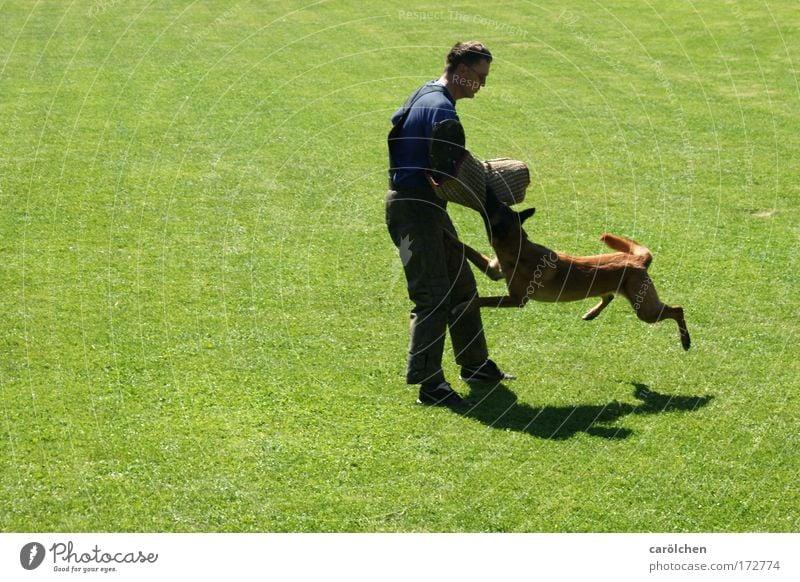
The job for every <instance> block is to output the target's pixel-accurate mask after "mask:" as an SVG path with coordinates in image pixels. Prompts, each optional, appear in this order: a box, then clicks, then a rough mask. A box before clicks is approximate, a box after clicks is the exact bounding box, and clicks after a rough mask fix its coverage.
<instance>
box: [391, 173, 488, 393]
mask: <svg viewBox="0 0 800 582" xmlns="http://www.w3.org/2000/svg"><path fill="white" fill-rule="evenodd" d="M386 226H387V227H388V228H389V234H390V235H391V237H392V241H393V242H394V244H395V246H397V247H398V249H399V251H400V258H401V260H402V261H403V268H404V270H405V275H406V281H407V283H408V297H409V299H411V301H412V302H413V303H414V307H413V308H412V310H411V322H410V330H409V331H410V335H411V341H410V345H409V348H408V364H407V368H406V382H407V383H409V384H421V383H423V382H442V381H444V373H443V372H442V354H443V352H444V340H445V332H446V330H447V329H449V330H450V340H451V342H452V344H453V352H454V353H455V359H456V363H457V364H458V365H459V366H477V365H480V364H482V363H483V362H484V361H485V360H486V359H487V358H488V350H487V347H486V338H485V337H484V334H483V323H482V322H481V315H480V311H478V310H477V309H474V310H469V311H467V312H466V313H462V314H459V315H457V316H455V315H453V314H452V313H451V310H450V308H451V307H452V306H454V305H457V304H459V303H461V302H463V301H467V300H470V299H472V298H473V297H475V296H476V295H477V293H478V290H477V288H476V286H475V277H474V276H473V274H472V271H471V270H470V267H469V264H468V263H467V260H466V258H465V257H464V254H463V251H462V249H461V247H460V245H458V244H456V243H455V242H454V241H452V240H451V239H450V238H449V237H447V236H446V235H445V232H444V231H445V230H448V231H450V232H451V233H453V234H455V232H456V230H455V227H454V226H453V223H452V221H451V220H450V217H449V216H448V214H447V211H446V210H445V203H444V202H442V201H440V200H438V199H436V197H435V195H434V194H433V192H432V191H431V190H429V189H428V190H425V189H423V190H420V191H405V190H403V191H395V190H389V193H388V194H387V196H386Z"/></svg>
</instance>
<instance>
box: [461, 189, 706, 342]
mask: <svg viewBox="0 0 800 582" xmlns="http://www.w3.org/2000/svg"><path fill="white" fill-rule="evenodd" d="M534 212H536V210H535V209H534V208H529V209H527V210H523V211H522V212H516V211H514V210H512V209H511V208H509V207H508V206H506V205H505V204H503V203H502V202H500V201H499V200H498V199H497V197H496V196H495V195H494V193H493V192H491V191H490V190H487V193H486V213H485V214H484V216H483V219H484V223H485V225H486V231H487V233H488V234H489V241H490V243H491V245H492V248H493V249H494V251H495V253H496V254H497V257H496V258H494V259H491V260H490V259H489V258H488V257H486V256H485V255H483V254H481V253H479V252H478V251H476V250H475V249H473V248H471V247H469V246H467V245H466V244H464V243H462V242H461V241H457V242H458V244H460V245H463V249H464V253H465V255H466V257H467V258H468V259H469V260H470V261H471V262H472V263H473V264H475V265H476V266H477V267H478V268H479V269H481V270H482V271H484V272H485V273H486V274H487V275H488V276H489V277H491V278H492V279H494V280H499V279H502V278H505V280H506V286H507V288H508V295H505V296H503V297H478V298H476V299H475V300H473V301H471V302H468V303H462V304H460V305H458V306H456V307H455V309H456V310H463V309H467V308H474V307H523V306H524V305H525V304H526V303H527V302H528V301H529V300H531V299H533V300H534V301H548V302H555V301H578V300H581V299H586V298H587V297H600V298H601V299H600V303H598V304H597V305H596V306H594V307H593V308H592V309H590V310H589V311H588V312H587V313H586V314H585V315H584V316H583V319H585V320H587V321H588V320H591V319H594V318H595V317H597V316H598V315H599V314H600V312H601V311H602V310H603V309H605V308H606V306H608V304H609V303H611V300H612V299H613V298H614V294H616V293H620V294H622V295H624V296H625V297H626V298H627V299H628V301H630V302H631V305H632V306H633V309H634V311H636V315H637V316H638V317H639V319H641V320H642V321H645V322H647V323H656V322H658V321H661V320H663V319H674V320H675V321H677V322H678V331H679V332H680V339H681V345H682V346H683V349H684V350H688V349H689V346H690V343H691V341H690V338H689V331H688V330H687V329H686V321H685V320H684V317H683V308H682V307H670V306H668V305H665V304H664V303H662V302H661V301H660V300H659V298H658V294H657V293H656V288H655V286H654V285H653V281H652V279H650V276H649V275H648V274H647V267H648V265H649V264H650V262H651V261H652V260H653V255H652V254H651V253H650V251H649V250H648V249H647V248H646V247H644V246H642V245H640V244H639V243H637V242H635V241H632V240H630V239H626V238H622V237H619V236H614V235H613V234H604V235H603V236H601V237H600V240H602V241H603V242H604V243H606V244H607V245H608V246H609V247H611V248H612V249H614V250H615V251H618V252H616V253H608V254H603V255H593V256H588V257H572V256H570V255H567V254H564V253H560V252H558V251H553V250H551V249H548V248H547V247H544V246H542V245H539V244H536V243H534V242H532V241H530V240H528V235H527V234H526V233H525V230H524V229H523V228H522V223H523V222H525V220H527V219H528V218H530V217H531V216H532V215H533V213H534ZM451 236H452V235H451Z"/></svg>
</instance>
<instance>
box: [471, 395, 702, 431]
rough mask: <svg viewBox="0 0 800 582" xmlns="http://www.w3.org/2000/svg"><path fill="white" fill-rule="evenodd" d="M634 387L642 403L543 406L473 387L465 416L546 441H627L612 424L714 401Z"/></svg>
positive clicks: (515, 396) (491, 425)
mask: <svg viewBox="0 0 800 582" xmlns="http://www.w3.org/2000/svg"><path fill="white" fill-rule="evenodd" d="M631 384H633V386H634V391H633V395H634V397H635V398H636V399H637V400H640V401H641V404H636V405H634V404H625V403H622V402H616V401H614V402H609V403H608V404H603V405H589V404H578V405H576V406H543V407H534V406H529V405H528V404H524V403H520V402H519V401H518V399H517V395H516V394H514V393H513V392H512V391H511V390H509V389H508V387H507V386H506V385H505V384H497V385H494V384H473V385H472V390H471V393H470V400H472V401H473V402H475V406H473V407H471V408H470V410H468V411H465V412H464V413H463V415H464V416H466V417H468V418H474V419H476V420H479V421H481V422H482V423H484V424H485V425H487V426H490V427H492V428H497V429H506V430H514V431H519V432H524V433H528V434H530V435H532V436H535V437H539V438H544V439H552V440H564V439H568V438H570V437H572V436H574V435H576V434H577V433H581V432H584V433H586V434H588V435H591V436H596V437H602V438H606V439H625V438H628V437H629V436H630V435H631V434H632V431H631V430H629V429H627V428H621V427H616V426H609V425H610V424H612V423H615V422H617V421H618V420H619V419H620V418H623V417H625V416H628V415H631V414H659V413H662V412H675V411H685V412H691V411H694V410H697V409H698V408H702V407H703V406H705V405H707V404H708V403H709V402H711V400H712V399H713V398H714V397H713V396H669V395H666V394H659V393H658V392H654V391H652V390H651V389H650V387H649V386H647V385H646V384H640V383H637V382H632V383H631Z"/></svg>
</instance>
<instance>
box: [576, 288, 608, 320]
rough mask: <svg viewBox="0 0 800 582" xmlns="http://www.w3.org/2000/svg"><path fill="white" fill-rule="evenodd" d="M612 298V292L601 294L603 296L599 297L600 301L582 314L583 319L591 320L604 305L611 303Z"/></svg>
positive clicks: (598, 313)
mask: <svg viewBox="0 0 800 582" xmlns="http://www.w3.org/2000/svg"><path fill="white" fill-rule="evenodd" d="M612 299H614V294H613V293H609V294H608V295H603V297H602V298H601V299H600V303H598V304H597V305H595V306H594V307H592V308H591V309H590V310H589V311H587V312H586V313H585V314H584V316H583V320H584V321H591V320H593V319H594V318H595V317H597V316H598V315H600V312H601V311H603V310H604V309H605V308H606V307H608V304H609V303H611V300H612Z"/></svg>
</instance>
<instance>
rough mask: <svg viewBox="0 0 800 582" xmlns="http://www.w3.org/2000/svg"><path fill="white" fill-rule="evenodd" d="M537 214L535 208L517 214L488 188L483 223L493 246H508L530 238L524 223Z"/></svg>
mask: <svg viewBox="0 0 800 582" xmlns="http://www.w3.org/2000/svg"><path fill="white" fill-rule="evenodd" d="M535 212H536V209H535V208H526V209H525V210H523V211H521V212H517V211H516V210H513V209H511V208H509V207H508V206H507V205H506V204H504V203H503V202H501V201H500V199H499V198H497V195H496V194H495V193H494V191H492V189H491V188H486V207H485V212H484V213H483V223H484V226H485V227H486V234H487V235H488V236H489V242H490V243H491V245H492V246H495V244H496V243H497V244H506V243H507V242H508V241H520V240H525V239H527V238H528V235H527V233H526V232H525V229H523V228H522V223H524V222H525V221H526V220H528V219H529V218H530V217H531V216H533V215H534V213H535Z"/></svg>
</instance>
